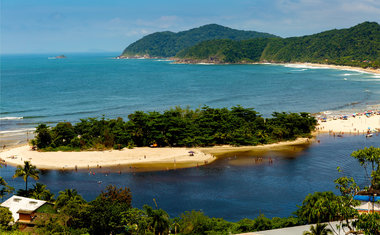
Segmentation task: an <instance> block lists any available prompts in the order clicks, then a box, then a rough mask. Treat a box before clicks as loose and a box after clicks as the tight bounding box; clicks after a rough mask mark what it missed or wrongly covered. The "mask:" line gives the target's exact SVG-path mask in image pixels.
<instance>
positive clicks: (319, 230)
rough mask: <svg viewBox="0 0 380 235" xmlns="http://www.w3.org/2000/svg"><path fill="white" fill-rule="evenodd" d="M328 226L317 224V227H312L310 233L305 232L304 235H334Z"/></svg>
mask: <svg viewBox="0 0 380 235" xmlns="http://www.w3.org/2000/svg"><path fill="white" fill-rule="evenodd" d="M326 227H327V224H316V225H315V226H313V225H311V226H310V232H309V231H305V232H303V235H328V234H333V233H332V230H331V229H329V228H326Z"/></svg>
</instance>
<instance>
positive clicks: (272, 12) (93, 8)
mask: <svg viewBox="0 0 380 235" xmlns="http://www.w3.org/2000/svg"><path fill="white" fill-rule="evenodd" d="M0 4H1V6H0V9H1V10H0V11H1V12H0V13H1V14H0V17H1V21H0V26H1V28H0V29H1V31H0V39H1V41H0V50H1V51H0V53H2V54H9V53H65V52H102V51H111V52H121V51H122V50H123V49H124V48H125V47H126V46H128V45H129V44H130V43H132V42H134V41H136V40H137V39H139V38H141V37H143V36H145V35H147V34H149V33H153V32H157V31H166V30H169V31H173V32H178V31H183V30H187V29H190V28H194V27H199V26H201V25H205V24H210V23H217V24H221V25H224V26H228V27H231V28H235V29H244V30H255V31H261V32H268V33H272V34H276V35H279V36H281V37H289V36H301V35H306V34H313V33H318V32H321V31H324V30H329V29H333V28H338V29H339V28H347V27H351V26H354V25H356V24H358V23H361V22H363V21H376V22H379V20H380V1H379V0H356V1H349V0H233V1H231V0H173V1H172V0H139V1H133V0H107V1H106V0H103V1H100V0H0Z"/></svg>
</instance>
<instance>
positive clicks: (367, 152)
mask: <svg viewBox="0 0 380 235" xmlns="http://www.w3.org/2000/svg"><path fill="white" fill-rule="evenodd" d="M351 156H352V157H354V158H356V159H357V160H358V161H359V163H360V165H362V166H363V167H364V169H365V171H366V174H367V176H368V177H369V175H368V172H367V167H368V165H370V170H371V172H370V181H371V186H370V187H371V188H373V189H380V148H375V147H373V146H371V147H369V148H367V147H366V148H364V149H360V150H357V151H354V152H352V154H351Z"/></svg>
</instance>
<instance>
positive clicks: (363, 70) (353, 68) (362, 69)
mask: <svg viewBox="0 0 380 235" xmlns="http://www.w3.org/2000/svg"><path fill="white" fill-rule="evenodd" d="M282 65H288V66H289V65H298V66H310V67H316V68H330V69H339V70H348V71H359V72H364V73H374V74H380V69H373V68H361V67H353V66H344V65H332V64H315V63H284V64H282Z"/></svg>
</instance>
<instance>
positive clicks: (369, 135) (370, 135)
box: [365, 133, 373, 138]
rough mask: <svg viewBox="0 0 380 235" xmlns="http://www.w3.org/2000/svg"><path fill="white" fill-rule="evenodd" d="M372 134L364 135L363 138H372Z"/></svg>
mask: <svg viewBox="0 0 380 235" xmlns="http://www.w3.org/2000/svg"><path fill="white" fill-rule="evenodd" d="M372 136H373V134H372V133H369V134H366V135H365V137H366V138H368V137H372Z"/></svg>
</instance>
